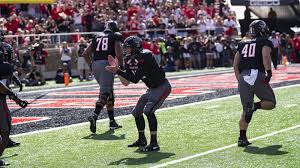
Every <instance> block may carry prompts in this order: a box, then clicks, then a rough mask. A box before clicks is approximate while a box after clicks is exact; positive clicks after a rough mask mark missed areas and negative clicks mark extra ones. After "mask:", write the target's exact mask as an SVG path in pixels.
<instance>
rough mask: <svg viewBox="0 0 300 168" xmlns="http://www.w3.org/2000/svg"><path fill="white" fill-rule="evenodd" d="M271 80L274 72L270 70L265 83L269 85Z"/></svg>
mask: <svg viewBox="0 0 300 168" xmlns="http://www.w3.org/2000/svg"><path fill="white" fill-rule="evenodd" d="M271 78H272V71H270V70H269V71H267V76H266V78H265V81H266V82H268V83H269V82H270V80H271Z"/></svg>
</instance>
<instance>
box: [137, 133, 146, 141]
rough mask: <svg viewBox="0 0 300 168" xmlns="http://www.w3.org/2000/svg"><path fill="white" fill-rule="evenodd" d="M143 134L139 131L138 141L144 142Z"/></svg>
mask: <svg viewBox="0 0 300 168" xmlns="http://www.w3.org/2000/svg"><path fill="white" fill-rule="evenodd" d="M145 140H146V137H145V132H144V131H139V141H145Z"/></svg>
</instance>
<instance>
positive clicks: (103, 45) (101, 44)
mask: <svg viewBox="0 0 300 168" xmlns="http://www.w3.org/2000/svg"><path fill="white" fill-rule="evenodd" d="M97 42H98V45H97V48H96V51H107V49H108V37H99V38H97Z"/></svg>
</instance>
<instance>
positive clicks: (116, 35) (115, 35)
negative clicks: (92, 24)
mask: <svg viewBox="0 0 300 168" xmlns="http://www.w3.org/2000/svg"><path fill="white" fill-rule="evenodd" d="M114 37H115V40H118V41H121V42H123V35H122V34H121V33H119V32H115V33H114Z"/></svg>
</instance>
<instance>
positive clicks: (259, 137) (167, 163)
mask: <svg viewBox="0 0 300 168" xmlns="http://www.w3.org/2000/svg"><path fill="white" fill-rule="evenodd" d="M297 128H300V124H298V125H296V126H293V127H289V128H285V129H282V130H278V131H274V132H271V133H269V134H265V135H262V136H258V137H255V138H252V139H249V141H255V140H259V139H263V138H267V137H271V136H274V135H277V134H279V133H282V132H287V131H290V130H294V129H297ZM236 146H237V144H236V143H235V144H231V145H228V146H224V147H221V148H216V149H212V150H208V151H206V152H202V153H197V154H195V155H191V156H187V157H184V158H180V159H176V160H173V161H170V162H166V163H162V164H158V165H156V166H153V167H150V168H159V167H166V166H169V165H173V164H176V163H180V162H183V161H187V160H191V159H194V158H197V157H200V156H204V155H208V154H211V153H215V152H219V151H223V150H225V149H229V148H232V147H236Z"/></svg>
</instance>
